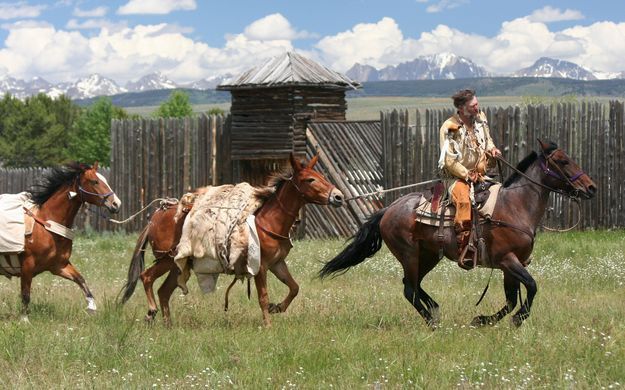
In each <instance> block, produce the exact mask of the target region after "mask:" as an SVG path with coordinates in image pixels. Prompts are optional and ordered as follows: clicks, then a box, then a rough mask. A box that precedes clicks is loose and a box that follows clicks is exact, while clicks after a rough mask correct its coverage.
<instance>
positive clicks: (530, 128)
mask: <svg viewBox="0 0 625 390" xmlns="http://www.w3.org/2000/svg"><path fill="white" fill-rule="evenodd" d="M624 105H625V104H624V103H623V102H617V101H612V102H610V103H609V104H600V103H596V102H582V103H580V104H574V103H563V104H554V105H548V106H545V105H540V106H528V107H525V108H521V107H508V108H487V109H486V110H485V111H486V114H487V117H488V121H489V124H490V129H491V135H492V136H493V139H494V141H495V144H496V145H497V146H498V147H499V148H500V149H501V150H502V152H503V156H504V158H506V160H508V161H509V162H511V163H512V164H516V163H518V162H519V161H520V160H521V159H522V158H523V157H525V156H526V155H527V154H529V153H530V152H531V151H532V150H537V149H538V143H537V141H536V139H537V138H541V139H543V140H551V141H554V142H556V143H557V144H558V146H560V147H561V148H563V149H564V150H565V151H566V152H567V153H568V154H569V155H570V156H571V157H573V158H574V159H575V160H576V161H577V162H578V164H579V165H580V166H581V167H582V169H584V170H585V172H587V173H588V174H589V175H590V176H591V177H592V178H593V180H594V181H595V183H597V186H598V192H597V194H596V196H595V198H593V199H592V200H590V201H587V202H582V208H581V210H582V211H581V212H582V215H581V217H582V219H581V223H580V225H579V228H580V229H583V228H594V229H601V228H615V227H624V226H625V197H624V196H623V193H624V192H625V141H624V134H623V133H624V111H625V110H624ZM452 113H453V112H452V110H424V111H423V112H420V111H416V112H414V118H415V119H414V121H411V120H410V117H409V116H410V115H409V113H408V111H407V110H393V111H391V112H385V113H382V114H381V123H382V137H383V145H384V152H383V158H382V162H383V163H382V166H383V177H384V183H383V185H384V187H385V188H392V187H398V186H400V185H404V184H410V183H417V182H421V181H425V180H429V179H432V178H435V177H436V172H437V163H438V157H439V154H440V149H439V144H440V142H439V128H440V125H441V124H442V123H443V121H444V120H445V119H446V118H448V117H449V116H450V115H451V114H452ZM504 171H505V172H504V173H505V174H506V175H509V174H511V172H510V170H504ZM412 190H413V189H408V190H405V191H399V192H396V193H392V194H388V195H387V196H386V197H385V200H386V203H387V204H388V203H390V202H392V201H393V200H394V199H396V198H397V197H399V196H401V195H404V194H405V193H408V192H410V191H412ZM550 202H551V203H550V207H549V209H548V212H547V216H546V218H545V221H544V223H545V225H547V226H549V227H556V228H564V227H567V226H572V225H574V224H575V222H576V221H577V220H578V211H577V207H576V206H574V205H572V204H571V203H570V201H569V200H568V199H567V198H564V197H562V196H556V195H553V196H552V197H551V201H550Z"/></svg>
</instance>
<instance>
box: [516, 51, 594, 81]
mask: <svg viewBox="0 0 625 390" xmlns="http://www.w3.org/2000/svg"><path fill="white" fill-rule="evenodd" d="M512 75H513V76H515V77H559V78H564V79H574V80H597V78H598V77H597V76H596V75H595V74H594V73H593V72H592V71H591V70H588V69H586V68H584V67H581V66H579V65H577V64H574V63H572V62H568V61H563V60H556V59H553V58H549V57H541V58H539V59H538V60H537V61H536V62H535V63H534V64H533V65H532V66H530V67H527V68H523V69H520V70H517V71H516V72H514V73H513V74H512Z"/></svg>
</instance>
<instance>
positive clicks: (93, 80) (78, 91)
mask: <svg viewBox="0 0 625 390" xmlns="http://www.w3.org/2000/svg"><path fill="white" fill-rule="evenodd" d="M123 92H126V89H125V88H122V87H120V86H119V85H117V83H116V82H115V81H113V80H111V79H108V78H106V77H102V76H100V75H99V74H97V73H96V74H92V75H91V76H89V77H87V78H84V79H80V80H78V81H76V82H75V83H74V84H72V85H71V86H70V87H69V88H67V90H66V92H65V94H66V95H68V96H69V97H71V98H72V99H85V98H91V97H95V96H110V95H116V94H118V93H123Z"/></svg>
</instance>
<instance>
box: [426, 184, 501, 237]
mask: <svg viewBox="0 0 625 390" xmlns="http://www.w3.org/2000/svg"><path fill="white" fill-rule="evenodd" d="M500 189H501V183H497V184H494V185H492V186H491V187H490V188H489V191H490V195H489V196H488V199H487V200H486V202H484V204H483V205H482V206H481V207H480V208H478V210H477V211H478V213H479V214H480V215H481V216H482V217H484V218H491V217H492V215H493V211H494V210H495V206H496V205H497V196H498V195H499V190H500ZM441 209H442V207H439V210H438V212H437V213H433V212H432V202H430V201H428V200H426V199H425V197H423V196H422V197H421V200H420V201H419V204H418V205H417V207H416V208H415V213H416V218H415V220H416V221H417V222H420V223H423V224H426V225H431V226H439V225H440V222H441V215H440V211H441ZM455 214H456V208H455V207H454V206H453V205H449V206H448V207H445V217H444V218H443V226H445V227H450V226H454V215H455Z"/></svg>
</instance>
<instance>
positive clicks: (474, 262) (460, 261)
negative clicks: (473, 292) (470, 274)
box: [458, 242, 477, 270]
mask: <svg viewBox="0 0 625 390" xmlns="http://www.w3.org/2000/svg"><path fill="white" fill-rule="evenodd" d="M469 250H470V251H471V252H472V254H473V255H472V256H471V258H470V260H471V263H470V264H471V265H469V264H468V263H465V260H466V258H467V253H469ZM458 266H459V267H460V268H462V269H465V270H471V269H473V268H475V267H476V266H477V248H476V247H475V246H474V245H473V243H471V242H469V243H468V244H467V245H466V246H465V247H464V249H463V250H462V253H460V256H459V257H458Z"/></svg>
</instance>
